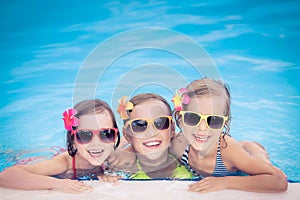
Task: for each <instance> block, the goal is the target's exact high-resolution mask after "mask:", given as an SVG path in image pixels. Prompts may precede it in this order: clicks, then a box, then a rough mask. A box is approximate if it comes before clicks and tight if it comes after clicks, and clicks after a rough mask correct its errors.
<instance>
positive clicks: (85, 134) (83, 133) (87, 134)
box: [76, 130, 93, 144]
mask: <svg viewBox="0 0 300 200" xmlns="http://www.w3.org/2000/svg"><path fill="white" fill-rule="evenodd" d="M92 137H93V133H92V132H91V131H89V130H79V131H77V133H76V139H77V141H78V142H79V143H82V144H85V143H89V142H90V141H91V139H92Z"/></svg>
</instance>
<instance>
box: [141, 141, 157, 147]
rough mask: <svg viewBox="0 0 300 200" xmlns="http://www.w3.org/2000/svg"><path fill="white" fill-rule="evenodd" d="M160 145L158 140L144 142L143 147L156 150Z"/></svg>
mask: <svg viewBox="0 0 300 200" xmlns="http://www.w3.org/2000/svg"><path fill="white" fill-rule="evenodd" d="M160 144H161V141H159V140H153V141H148V142H144V143H143V145H145V146H146V147H149V148H156V147H158V146H159V145H160Z"/></svg>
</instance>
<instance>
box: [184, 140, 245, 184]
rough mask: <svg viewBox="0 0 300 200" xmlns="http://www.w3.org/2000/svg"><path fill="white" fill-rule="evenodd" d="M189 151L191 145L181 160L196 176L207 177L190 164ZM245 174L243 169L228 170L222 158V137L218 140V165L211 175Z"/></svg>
mask: <svg viewBox="0 0 300 200" xmlns="http://www.w3.org/2000/svg"><path fill="white" fill-rule="evenodd" d="M189 151H190V145H189V146H188V147H187V148H186V149H185V151H184V153H183V155H182V157H181V159H180V162H181V163H182V164H183V165H184V166H186V167H187V168H188V169H189V170H190V171H191V172H192V173H193V175H194V176H195V177H197V178H200V179H203V178H205V176H203V175H201V174H198V173H197V172H196V171H195V170H194V169H193V168H192V167H191V166H190V165H189V160H188V159H189ZM243 175H245V174H244V173H243V172H241V171H228V170H227V168H226V166H225V165H224V163H223V160H222V155H221V151H220V139H219V142H218V150H217V156H216V166H215V169H214V172H213V174H212V175H211V176H215V177H221V176H243Z"/></svg>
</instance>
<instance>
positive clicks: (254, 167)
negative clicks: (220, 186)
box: [224, 137, 287, 192]
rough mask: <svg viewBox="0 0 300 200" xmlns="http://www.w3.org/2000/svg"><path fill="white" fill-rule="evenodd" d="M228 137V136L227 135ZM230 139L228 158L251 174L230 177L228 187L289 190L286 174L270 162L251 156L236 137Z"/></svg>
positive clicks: (238, 167) (235, 165) (271, 190)
mask: <svg viewBox="0 0 300 200" xmlns="http://www.w3.org/2000/svg"><path fill="white" fill-rule="evenodd" d="M227 138H228V137H227ZM227 138H226V141H227V140H228V147H229V148H225V151H226V153H225V154H226V156H225V158H224V159H227V160H228V161H229V163H231V164H232V165H233V166H234V167H235V168H237V169H239V170H241V171H243V172H245V173H247V174H249V176H244V177H242V176H241V177H238V176H236V177H226V178H228V179H227V181H228V188H229V189H238V190H246V191H254V192H282V191H286V190H287V181H286V178H285V176H284V175H283V174H282V173H281V172H280V170H278V169H277V168H275V167H274V166H273V165H272V164H271V163H270V162H266V161H265V160H264V159H261V158H259V157H254V156H251V155H250V154H249V153H248V152H246V151H245V150H244V149H243V148H242V147H241V146H240V145H239V144H238V143H237V142H236V141H235V140H234V139H232V138H228V139H227Z"/></svg>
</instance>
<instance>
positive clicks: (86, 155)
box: [75, 110, 114, 166]
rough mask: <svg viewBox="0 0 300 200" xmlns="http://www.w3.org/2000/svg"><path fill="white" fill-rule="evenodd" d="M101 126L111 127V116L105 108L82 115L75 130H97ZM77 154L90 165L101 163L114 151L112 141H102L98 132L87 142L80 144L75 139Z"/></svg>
mask: <svg viewBox="0 0 300 200" xmlns="http://www.w3.org/2000/svg"><path fill="white" fill-rule="evenodd" d="M101 128H113V123H112V118H111V116H110V114H109V112H108V111H107V110H104V111H103V112H101V113H97V114H88V115H82V116H81V117H80V125H79V126H78V127H77V130H84V129H89V130H99V129H101ZM75 145H76V147H77V149H78V154H79V155H80V156H81V157H82V158H83V159H85V160H86V161H88V162H89V163H90V164H91V165H94V166H97V165H101V164H102V163H103V162H104V161H105V160H106V159H107V158H108V156H109V155H110V154H111V153H112V152H113V151H114V143H113V142H111V143H104V142H103V141H101V140H100V137H99V134H96V135H94V136H93V138H92V140H91V141H90V142H89V143H87V144H80V143H78V141H77V140H75Z"/></svg>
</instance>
